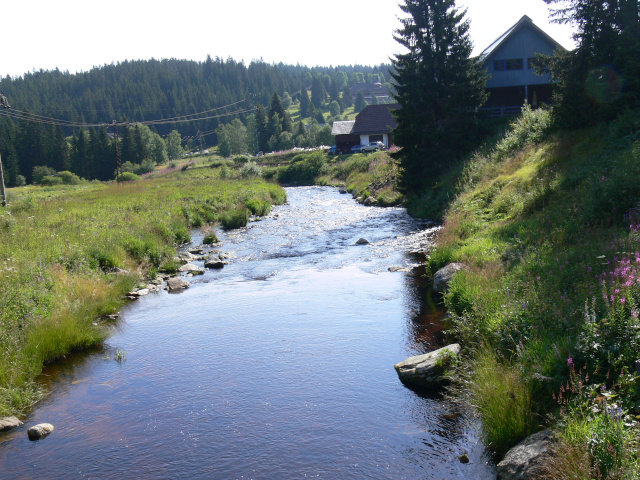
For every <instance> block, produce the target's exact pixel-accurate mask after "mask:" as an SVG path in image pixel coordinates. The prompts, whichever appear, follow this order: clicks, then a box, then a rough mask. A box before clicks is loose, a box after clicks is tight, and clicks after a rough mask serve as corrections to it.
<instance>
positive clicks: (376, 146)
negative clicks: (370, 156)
mask: <svg viewBox="0 0 640 480" xmlns="http://www.w3.org/2000/svg"><path fill="white" fill-rule="evenodd" d="M378 150H384V143H382V142H371V143H369V145H363V146H362V149H361V151H362V152H377V151H378Z"/></svg>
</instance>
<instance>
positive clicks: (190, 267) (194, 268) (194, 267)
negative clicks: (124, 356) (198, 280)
mask: <svg viewBox="0 0 640 480" xmlns="http://www.w3.org/2000/svg"><path fill="white" fill-rule="evenodd" d="M198 270H200V267H198V266H197V265H194V264H193V263H187V264H185V265H183V266H181V267H180V268H179V269H178V271H179V272H197V271H198Z"/></svg>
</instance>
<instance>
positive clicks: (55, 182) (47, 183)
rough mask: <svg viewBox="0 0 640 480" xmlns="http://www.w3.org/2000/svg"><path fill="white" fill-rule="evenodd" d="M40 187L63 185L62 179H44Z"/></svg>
mask: <svg viewBox="0 0 640 480" xmlns="http://www.w3.org/2000/svg"><path fill="white" fill-rule="evenodd" d="M40 185H42V186H43V187H50V186H53V185H62V178H60V177H53V176H51V177H43V178H42V180H40Z"/></svg>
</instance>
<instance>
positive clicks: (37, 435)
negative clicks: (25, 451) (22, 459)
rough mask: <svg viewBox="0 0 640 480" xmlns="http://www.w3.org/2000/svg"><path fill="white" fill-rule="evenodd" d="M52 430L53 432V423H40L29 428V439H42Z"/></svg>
mask: <svg viewBox="0 0 640 480" xmlns="http://www.w3.org/2000/svg"><path fill="white" fill-rule="evenodd" d="M51 432H53V425H51V424H50V423H40V424H38V425H34V426H33V427H31V428H30V429H29V430H27V435H28V436H29V440H40V439H41V438H44V437H46V436H47V435H49V434H50V433H51Z"/></svg>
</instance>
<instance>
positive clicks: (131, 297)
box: [124, 295, 140, 300]
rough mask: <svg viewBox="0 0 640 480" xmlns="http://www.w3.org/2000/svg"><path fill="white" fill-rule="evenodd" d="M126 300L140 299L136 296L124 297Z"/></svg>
mask: <svg viewBox="0 0 640 480" xmlns="http://www.w3.org/2000/svg"><path fill="white" fill-rule="evenodd" d="M124 298H126V299H127V300H138V299H139V298H140V297H139V296H138V295H125V297H124Z"/></svg>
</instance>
